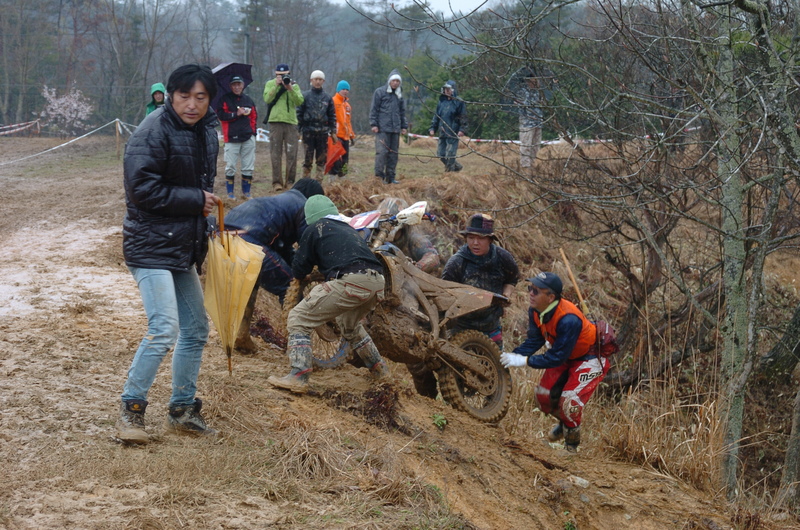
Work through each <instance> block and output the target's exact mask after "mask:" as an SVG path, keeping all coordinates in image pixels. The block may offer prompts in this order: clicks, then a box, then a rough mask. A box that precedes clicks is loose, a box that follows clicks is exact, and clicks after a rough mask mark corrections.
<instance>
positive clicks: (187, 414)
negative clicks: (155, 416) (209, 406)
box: [167, 398, 217, 436]
mask: <svg viewBox="0 0 800 530" xmlns="http://www.w3.org/2000/svg"><path fill="white" fill-rule="evenodd" d="M201 408H203V402H202V401H201V400H200V399H198V398H195V400H194V403H192V404H191V405H170V406H169V414H168V415H167V428H168V429H169V430H171V431H173V432H179V433H184V434H203V435H207V436H209V435H210V436H213V435H215V434H217V431H215V430H214V429H212V428H210V427H208V426H207V425H206V420H205V419H204V418H203V415H202V414H200V409H201Z"/></svg>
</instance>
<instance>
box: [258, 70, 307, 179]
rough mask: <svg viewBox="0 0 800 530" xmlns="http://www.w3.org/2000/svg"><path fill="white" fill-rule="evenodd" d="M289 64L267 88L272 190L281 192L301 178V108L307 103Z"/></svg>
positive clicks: (271, 80)
mask: <svg viewBox="0 0 800 530" xmlns="http://www.w3.org/2000/svg"><path fill="white" fill-rule="evenodd" d="M290 73H291V72H290V71H289V65H288V64H285V63H281V64H279V65H278V66H277V67H276V68H275V79H270V80H269V81H267V84H266V86H265V87H264V103H266V104H267V108H268V110H267V123H268V124H269V150H270V156H271V157H272V188H273V189H274V190H275V191H281V190H283V188H285V187H287V186H293V185H294V179H295V177H296V176H297V146H298V143H299V141H300V138H299V136H298V133H297V110H296V109H297V107H299V106H300V105H301V104H302V103H303V93H302V92H301V91H300V85H298V84H297V83H295V82H294V81H292V79H291V78H290ZM284 154H285V155H286V178H285V179H284V178H283V176H282V175H281V159H282V158H283V155H284Z"/></svg>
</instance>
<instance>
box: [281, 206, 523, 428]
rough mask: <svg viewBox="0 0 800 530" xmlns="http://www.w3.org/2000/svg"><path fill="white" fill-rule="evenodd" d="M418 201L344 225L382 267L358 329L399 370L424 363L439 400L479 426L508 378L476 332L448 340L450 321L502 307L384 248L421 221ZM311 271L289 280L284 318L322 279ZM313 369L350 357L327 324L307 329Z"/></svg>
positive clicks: (498, 410)
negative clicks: (380, 283)
mask: <svg viewBox="0 0 800 530" xmlns="http://www.w3.org/2000/svg"><path fill="white" fill-rule="evenodd" d="M426 208H427V203H426V202H424V201H423V202H418V203H416V204H413V205H411V206H409V207H408V208H406V209H404V210H402V211H400V212H398V213H397V214H396V215H394V216H391V217H388V218H387V217H385V218H381V214H380V212H368V213H366V214H359V215H358V216H356V217H353V219H352V221H351V222H350V224H351V226H353V227H354V228H356V229H365V230H369V235H368V237H367V241H368V243H369V244H370V247H371V248H372V250H373V252H374V253H375V254H376V255H377V256H378V257H379V258H380V259H381V261H382V262H383V265H384V277H385V278H386V289H385V298H384V300H382V301H381V302H379V303H378V304H377V306H376V307H375V309H374V310H373V311H372V312H371V313H370V315H368V317H367V319H366V322H365V327H366V329H367V331H368V332H369V334H370V336H371V337H372V340H373V341H374V342H375V345H376V346H377V347H378V350H379V351H380V352H381V355H383V356H384V357H385V358H387V359H390V360H392V361H394V362H398V363H405V364H418V363H424V364H425V365H426V366H427V367H428V368H429V369H431V370H433V371H435V372H436V374H437V377H438V380H439V390H440V392H441V394H442V397H443V398H444V400H445V401H446V402H448V403H450V404H451V405H452V406H454V407H455V408H457V409H460V410H463V411H465V412H467V413H469V414H471V415H472V416H474V417H475V418H477V419H479V420H481V421H485V422H497V421H500V420H501V419H502V418H503V417H504V416H505V414H506V412H507V411H508V406H509V402H510V399H511V390H512V382H511V374H510V373H509V371H508V370H507V369H506V368H503V366H502V365H501V364H500V353H501V352H500V350H499V349H498V347H497V345H496V344H495V343H494V342H493V341H492V340H491V339H490V338H489V337H487V336H486V335H484V334H483V333H481V332H479V331H462V332H460V333H457V334H454V335H452V336H450V334H449V332H448V329H447V326H448V323H450V322H451V321H452V320H453V319H455V318H457V317H460V316H463V315H466V314H469V313H471V312H473V311H476V310H479V309H484V308H486V307H489V306H491V305H496V304H501V305H504V304H507V303H508V300H507V299H506V298H505V297H503V296H501V295H498V294H495V293H492V292H490V291H485V290H482V289H478V288H475V287H471V286H468V285H463V284H460V283H455V282H450V281H446V280H442V279H440V278H436V277H434V276H431V275H430V274H427V273H425V272H422V271H421V270H419V269H418V268H417V267H416V266H415V265H414V264H413V263H412V261H411V260H410V259H409V258H407V257H406V256H405V255H404V254H403V252H402V251H400V249H398V248H397V247H395V246H393V245H391V244H384V243H385V241H386V239H387V237H389V236H390V235H391V234H392V232H393V231H396V230H398V229H400V228H402V227H403V226H412V225H415V224H419V223H420V222H421V221H422V219H424V218H426V217H432V216H428V214H426V213H425V210H426ZM322 280H323V278H322V277H321V275H320V274H319V273H316V274H312V275H309V276H308V277H307V278H306V279H304V280H302V281H299V280H293V281H292V284H291V285H290V287H289V290H288V291H287V293H286V300H285V302H284V313H285V314H287V315H288V311H290V310H291V308H293V307H294V306H295V305H297V304H298V303H300V301H301V300H302V299H303V297H304V296H305V295H306V294H307V293H308V292H309V291H310V290H311V288H312V287H313V286H314V285H316V284H317V283H319V282H320V281H322ZM315 331H316V332H315V333H314V334H313V336H312V341H313V351H314V354H313V361H312V362H313V365H314V367H315V368H317V369H326V368H335V367H338V366H341V365H342V364H344V363H346V362H348V361H350V360H351V359H352V352H351V350H350V348H349V345H348V344H347V343H346V342H344V341H343V340H341V339H340V338H339V336H338V328H337V327H336V324H335V323H328V324H326V325H324V326H320V327H319V328H317V330H315Z"/></svg>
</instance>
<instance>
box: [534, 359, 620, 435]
mask: <svg viewBox="0 0 800 530" xmlns="http://www.w3.org/2000/svg"><path fill="white" fill-rule="evenodd" d="M609 366H610V363H609V362H608V359H607V358H605V357H596V358H594V359H587V360H579V359H576V360H571V361H567V362H566V363H564V364H562V365H561V366H556V367H555V368H547V369H546V370H545V371H544V374H542V380H541V381H539V386H537V387H536V401H537V403H538V404H539V409H540V410H541V411H542V412H544V413H545V414H552V415H553V416H555V417H556V418H558V419H559V420H561V422H562V423H563V424H564V427H568V428H573V427H577V426H578V425H580V424H581V414H582V413H583V407H584V406H585V405H586V402H587V401H589V398H590V397H591V396H592V394H594V391H595V390H596V389H597V385H599V384H600V381H602V380H603V378H604V377H605V376H606V373H608V368H609Z"/></svg>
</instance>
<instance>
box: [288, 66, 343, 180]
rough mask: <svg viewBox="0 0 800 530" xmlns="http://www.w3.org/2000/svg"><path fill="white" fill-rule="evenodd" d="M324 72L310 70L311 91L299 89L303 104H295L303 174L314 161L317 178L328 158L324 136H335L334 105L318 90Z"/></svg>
mask: <svg viewBox="0 0 800 530" xmlns="http://www.w3.org/2000/svg"><path fill="white" fill-rule="evenodd" d="M324 84H325V74H324V73H323V72H322V71H321V70H314V71H313V72H311V90H309V91H307V92H303V103H302V105H300V106H299V107H297V126H298V127H299V128H300V133H301V134H302V135H303V145H304V146H305V147H306V157H305V160H304V161H303V176H304V177H308V176H311V166H312V165H314V160H316V162H317V175H316V178H317V180H322V176H323V175H324V174H325V163H326V162H327V161H328V137H330V138H331V139H332V140H333V141H334V142H336V141H337V139H336V108H335V107H334V105H333V99H332V98H331V97H330V96H329V95H328V94H326V93H325V92H324V91H323V90H322V85H324Z"/></svg>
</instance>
